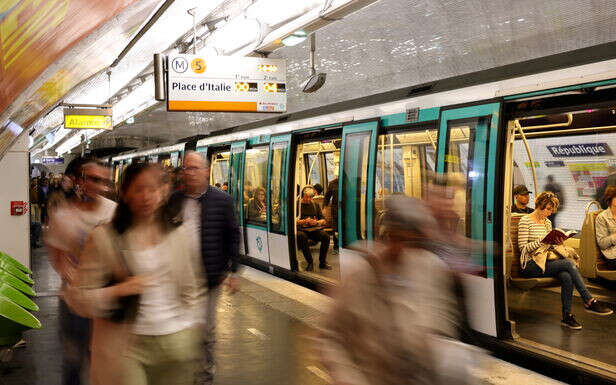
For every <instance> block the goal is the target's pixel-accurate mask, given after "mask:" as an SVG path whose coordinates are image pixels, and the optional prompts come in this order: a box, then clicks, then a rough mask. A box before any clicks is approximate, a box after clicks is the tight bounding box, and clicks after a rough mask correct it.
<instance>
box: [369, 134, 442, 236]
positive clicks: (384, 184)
mask: <svg viewBox="0 0 616 385" xmlns="http://www.w3.org/2000/svg"><path fill="white" fill-rule="evenodd" d="M436 138H437V130H436V127H430V128H429V129H426V130H421V131H418V130H414V131H410V132H409V131H405V132H395V133H388V134H383V135H379V137H378V141H377V153H376V179H375V185H376V188H375V190H374V191H375V200H374V210H375V213H374V214H375V215H374V218H375V221H374V225H375V234H379V233H378V229H379V227H380V226H381V224H382V218H383V212H384V200H385V198H386V197H387V196H388V195H393V194H404V195H406V196H409V197H413V198H418V199H423V198H425V194H426V186H427V183H428V178H429V176H430V174H431V173H432V172H434V171H435V166H436V164H435V154H436V153H435V149H436Z"/></svg>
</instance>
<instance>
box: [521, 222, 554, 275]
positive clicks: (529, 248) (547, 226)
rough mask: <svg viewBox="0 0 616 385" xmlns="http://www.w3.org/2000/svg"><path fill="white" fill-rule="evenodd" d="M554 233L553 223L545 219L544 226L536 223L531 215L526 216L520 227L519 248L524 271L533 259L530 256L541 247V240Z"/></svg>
mask: <svg viewBox="0 0 616 385" xmlns="http://www.w3.org/2000/svg"><path fill="white" fill-rule="evenodd" d="M550 231H552V221H550V220H549V219H547V218H546V219H545V221H544V222H543V224H539V223H535V222H534V221H533V220H532V219H531V218H530V214H529V215H524V216H523V217H522V218H521V219H520V224H519V225H518V247H519V249H520V252H521V253H520V265H521V266H522V269H524V268H526V264H527V263H528V261H529V260H530V259H531V258H530V255H531V254H532V253H533V251H535V250H537V249H538V248H539V247H540V246H541V245H542V243H541V240H542V239H543V238H544V237H545V236H546V235H547V234H548V233H549V232H550Z"/></svg>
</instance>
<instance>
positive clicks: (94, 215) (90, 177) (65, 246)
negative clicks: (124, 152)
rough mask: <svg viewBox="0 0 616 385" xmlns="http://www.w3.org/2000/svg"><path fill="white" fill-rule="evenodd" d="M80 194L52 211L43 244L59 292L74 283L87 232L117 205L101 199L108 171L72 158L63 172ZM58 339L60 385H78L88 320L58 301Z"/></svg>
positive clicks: (91, 163)
mask: <svg viewBox="0 0 616 385" xmlns="http://www.w3.org/2000/svg"><path fill="white" fill-rule="evenodd" d="M66 173H67V176H68V178H69V179H70V180H71V183H73V184H74V185H73V186H74V188H75V189H76V190H78V191H79V193H74V194H71V195H70V199H69V200H68V201H67V202H66V204H63V205H61V206H59V207H57V209H56V210H54V211H52V212H51V216H50V220H49V229H48V230H47V231H46V234H45V243H46V245H47V247H48V249H49V257H50V259H51V264H52V266H53V267H54V269H55V270H56V272H57V273H58V274H59V275H60V277H61V278H62V290H63V291H64V290H66V288H67V287H68V286H69V285H71V284H73V283H74V279H75V274H76V270H77V268H78V266H79V263H80V259H79V255H80V254H81V252H82V248H83V244H84V242H85V240H86V237H87V235H88V233H89V232H90V231H91V230H92V229H93V228H94V227H95V226H97V225H99V224H102V223H106V222H109V221H110V220H111V217H112V215H113V211H114V210H115V206H116V204H115V203H114V202H111V201H109V200H108V199H105V198H103V197H102V196H101V193H102V192H104V191H105V189H106V188H107V186H108V185H107V184H106V181H107V180H108V179H109V177H110V172H109V170H108V169H107V168H106V167H103V166H101V165H99V164H97V163H93V162H92V161H89V160H86V159H84V158H76V159H73V160H72V161H71V162H70V163H69V165H68V166H67V170H66ZM59 318H60V336H61V339H62V345H63V349H64V357H63V363H62V381H63V382H62V383H63V384H64V385H73V384H81V379H80V378H81V372H82V370H83V369H84V366H85V364H86V362H87V359H88V355H89V353H88V345H89V335H90V327H89V320H88V319H86V318H82V317H79V316H78V315H75V314H73V313H71V311H70V310H69V308H68V307H67V305H66V303H65V301H64V300H62V301H60V315H59Z"/></svg>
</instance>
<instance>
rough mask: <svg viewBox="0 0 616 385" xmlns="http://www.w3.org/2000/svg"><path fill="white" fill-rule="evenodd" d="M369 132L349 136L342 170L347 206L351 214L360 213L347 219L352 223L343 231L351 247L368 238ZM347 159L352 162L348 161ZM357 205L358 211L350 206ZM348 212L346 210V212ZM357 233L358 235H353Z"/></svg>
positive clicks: (344, 243)
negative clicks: (354, 243)
mask: <svg viewBox="0 0 616 385" xmlns="http://www.w3.org/2000/svg"><path fill="white" fill-rule="evenodd" d="M370 136H371V133H369V132H361V133H354V134H347V136H346V148H345V153H344V158H345V161H344V168H343V170H342V173H343V174H342V183H343V185H342V190H343V191H344V194H345V196H344V202H345V206H346V207H348V212H349V213H359V216H357V215H353V216H355V218H347V217H346V216H345V220H350V222H355V224H352V223H348V226H345V231H343V238H344V239H343V245H349V244H351V243H353V242H355V241H356V240H362V239H366V238H367V231H366V230H367V229H366V220H365V218H366V203H367V202H366V190H367V187H368V186H367V185H368V157H369V155H370ZM347 159H349V160H352V161H347ZM350 205H356V210H352V209H351V208H350V207H349V206H350ZM345 211H346V210H345ZM354 231H356V233H353V232H354Z"/></svg>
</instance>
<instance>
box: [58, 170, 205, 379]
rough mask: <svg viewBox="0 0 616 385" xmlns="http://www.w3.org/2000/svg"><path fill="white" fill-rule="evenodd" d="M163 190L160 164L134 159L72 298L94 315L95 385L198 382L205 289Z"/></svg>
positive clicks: (90, 245) (91, 244)
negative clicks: (139, 161) (135, 161)
mask: <svg viewBox="0 0 616 385" xmlns="http://www.w3.org/2000/svg"><path fill="white" fill-rule="evenodd" d="M164 193H165V186H164V184H163V180H162V171H161V170H160V169H159V167H158V166H157V165H153V164H145V163H133V164H131V165H130V166H128V167H127V168H126V170H125V172H124V176H123V180H122V184H121V186H120V202H119V204H118V207H117V209H116V211H115V213H114V216H113V219H112V221H111V222H110V223H108V224H106V225H103V226H98V227H96V228H95V229H94V230H93V231H92V233H91V235H90V237H89V238H88V240H87V242H86V244H85V247H84V251H83V253H82V255H81V264H80V266H79V270H78V274H77V282H76V284H75V285H74V286H72V287H71V288H70V289H69V295H68V298H69V299H70V301H69V303H70V305H71V306H72V307H73V308H74V309H75V310H77V311H78V312H79V313H80V314H82V315H84V316H88V317H90V318H92V344H91V352H92V364H91V370H90V374H91V382H92V384H93V385H107V384H108V385H119V384H126V385H151V384H161V385H162V384H165V385H167V384H173V385H193V383H194V375H195V370H196V365H197V363H198V362H199V361H200V357H201V351H200V350H201V349H200V347H201V346H200V335H201V334H202V332H203V327H204V325H203V321H204V315H203V309H204V304H203V299H204V298H205V297H204V287H205V286H204V282H203V275H202V274H201V271H200V267H201V265H200V263H199V262H198V261H197V256H196V255H195V254H194V250H192V248H191V247H190V243H189V240H190V237H189V234H188V232H187V230H186V229H185V228H184V226H181V225H182V221H181V220H178V219H177V218H174V217H172V215H170V212H169V211H168V206H166V205H165V200H164V196H163V195H164Z"/></svg>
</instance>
